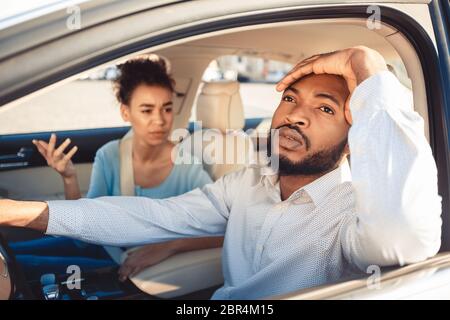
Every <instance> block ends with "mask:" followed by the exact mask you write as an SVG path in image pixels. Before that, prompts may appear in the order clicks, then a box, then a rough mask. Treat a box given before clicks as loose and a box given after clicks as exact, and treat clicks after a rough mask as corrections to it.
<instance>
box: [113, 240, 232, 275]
mask: <svg viewBox="0 0 450 320" xmlns="http://www.w3.org/2000/svg"><path fill="white" fill-rule="evenodd" d="M222 245H223V237H203V238H189V239H176V240H172V241H167V242H162V243H154V244H149V245H146V246H143V247H141V248H139V249H137V250H134V251H131V252H129V253H128V257H127V259H126V260H125V261H124V263H123V264H122V266H121V267H120V269H119V278H120V280H121V281H125V280H126V279H127V278H128V277H130V276H134V275H136V274H138V273H139V272H141V271H142V270H144V269H145V268H148V267H150V266H152V265H155V264H157V263H159V262H161V261H163V260H165V259H167V258H169V257H170V256H172V255H174V254H177V253H181V252H187V251H193V250H201V249H209V248H218V247H222Z"/></svg>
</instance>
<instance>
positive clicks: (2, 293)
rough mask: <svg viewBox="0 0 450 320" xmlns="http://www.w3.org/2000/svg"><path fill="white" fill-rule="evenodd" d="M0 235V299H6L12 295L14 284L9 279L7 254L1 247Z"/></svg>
mask: <svg viewBox="0 0 450 320" xmlns="http://www.w3.org/2000/svg"><path fill="white" fill-rule="evenodd" d="M3 242H4V240H3V238H2V237H1V235H0V300H8V299H10V298H11V297H12V295H13V288H14V284H13V282H12V279H11V273H10V264H9V261H10V259H9V256H8V254H7V253H6V250H5V249H4V247H3Z"/></svg>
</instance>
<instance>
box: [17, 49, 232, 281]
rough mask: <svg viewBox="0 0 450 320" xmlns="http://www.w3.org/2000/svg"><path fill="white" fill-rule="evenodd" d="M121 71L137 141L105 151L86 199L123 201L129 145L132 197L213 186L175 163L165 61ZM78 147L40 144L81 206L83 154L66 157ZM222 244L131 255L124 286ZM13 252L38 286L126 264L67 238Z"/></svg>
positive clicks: (143, 60)
mask: <svg viewBox="0 0 450 320" xmlns="http://www.w3.org/2000/svg"><path fill="white" fill-rule="evenodd" d="M118 69H119V72H120V74H119V76H118V78H117V79H116V80H114V85H115V93H116V97H117V100H118V101H119V103H120V112H121V116H122V118H123V120H124V121H126V122H130V124H131V127H132V132H133V135H132V136H131V138H129V140H128V141H127V142H126V141H125V140H124V139H122V140H121V141H119V140H115V141H111V142H109V143H107V144H105V145H104V146H103V147H101V148H100V149H99V150H98V151H97V154H96V156H95V161H94V164H93V169H92V174H91V180H90V185H89V191H88V193H87V195H86V197H87V198H97V197H101V196H120V195H123V192H122V190H123V188H124V187H123V185H122V186H121V181H120V180H121V176H122V175H123V173H122V175H121V165H120V158H121V156H122V155H123V152H124V151H123V150H122V149H121V148H122V147H121V144H122V143H128V144H129V149H130V155H129V159H128V160H129V161H130V162H131V163H132V165H131V166H132V168H131V166H130V168H129V169H130V170H129V172H128V173H129V176H131V175H132V178H133V179H132V180H131V181H134V184H133V185H132V187H131V189H133V186H134V190H131V193H134V194H131V195H136V196H143V197H151V198H157V199H160V198H167V197H171V196H176V195H179V194H183V193H185V192H187V191H190V190H192V189H195V188H197V187H202V186H203V185H205V184H207V183H210V182H211V178H210V177H209V175H208V174H207V173H206V172H205V171H204V170H203V168H202V166H201V164H179V162H178V161H176V160H175V161H174V159H173V157H172V154H178V153H177V152H176V151H177V150H174V148H176V146H175V145H174V144H173V143H172V142H170V141H169V139H168V138H169V134H170V131H171V127H172V123H173V119H174V115H173V106H172V96H173V93H174V80H173V79H172V78H171V76H170V75H169V74H168V72H167V69H166V64H165V62H164V60H163V59H162V58H159V57H156V56H154V55H152V56H141V57H138V58H135V59H132V60H129V61H127V62H125V63H124V64H121V65H119V66H118ZM70 142H71V141H70V139H66V140H65V141H64V142H63V143H62V144H61V145H60V146H59V147H56V135H54V134H52V135H51V138H50V140H49V142H48V143H47V142H45V141H40V140H39V141H36V140H34V141H33V143H34V145H35V146H36V147H37V149H38V150H39V152H40V153H41V155H42V156H43V157H44V158H45V159H46V160H47V163H48V165H49V166H50V167H52V168H53V169H54V170H55V171H56V172H58V173H59V174H60V175H61V177H62V179H63V182H64V191H65V196H66V199H68V200H76V199H79V198H81V192H80V188H79V185H78V179H77V173H76V170H75V167H74V165H73V163H72V161H71V158H72V157H73V155H74V154H75V153H76V151H77V147H76V146H74V147H73V148H71V149H70V150H69V151H68V152H67V153H65V150H66V149H67V147H68V146H69V144H70ZM173 151H175V152H173ZM125 177H127V175H125ZM133 191H134V192H133ZM125 195H130V194H125ZM93 214H95V213H93ZM222 242H223V237H208V238H197V239H195V238H194V239H181V240H175V241H169V242H162V243H158V244H150V245H146V246H143V247H141V248H139V249H137V250H133V251H132V252H131V253H129V254H128V257H127V259H126V260H125V261H124V263H123V264H122V266H121V268H120V269H119V274H120V279H121V280H125V279H126V278H127V277H128V276H132V275H134V274H136V273H138V272H139V271H141V270H143V269H144V268H146V267H148V266H150V265H153V264H156V263H158V262H160V261H162V260H164V259H166V258H167V257H169V256H171V255H173V254H175V253H177V252H182V251H189V250H196V249H204V248H214V247H219V246H222ZM11 247H12V249H13V251H14V252H15V253H16V255H17V260H18V261H19V263H20V264H21V265H22V266H23V268H24V271H25V274H27V277H30V278H36V277H39V275H41V274H43V273H48V272H54V273H66V269H67V267H68V266H69V265H78V266H80V267H81V268H82V270H83V271H89V270H92V269H97V268H101V267H108V266H115V265H117V263H120V262H119V261H118V259H117V257H114V259H113V258H112V256H111V255H114V254H115V253H114V248H108V247H105V248H103V247H101V246H98V245H92V244H88V243H85V242H81V241H77V240H73V239H68V238H64V237H44V238H42V239H37V240H31V241H25V242H19V243H12V244H11ZM116 249H117V250H120V249H118V248H116Z"/></svg>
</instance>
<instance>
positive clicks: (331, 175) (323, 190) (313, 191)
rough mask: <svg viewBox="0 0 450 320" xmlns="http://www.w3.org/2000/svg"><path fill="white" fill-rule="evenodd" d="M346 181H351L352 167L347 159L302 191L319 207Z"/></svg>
mask: <svg viewBox="0 0 450 320" xmlns="http://www.w3.org/2000/svg"><path fill="white" fill-rule="evenodd" d="M346 181H351V173H350V166H349V164H348V161H347V159H346V160H344V161H343V162H342V163H341V165H340V166H339V167H337V168H336V169H334V170H333V171H331V172H328V173H327V174H325V175H323V176H321V177H320V178H318V179H316V180H314V181H313V182H311V183H309V184H307V185H306V186H304V187H303V188H300V190H301V189H303V190H305V191H306V192H307V193H308V195H309V196H310V197H311V199H312V201H313V202H314V205H315V206H316V207H317V206H318V205H320V204H321V203H322V202H323V201H324V200H325V198H326V197H327V196H328V195H329V194H330V192H331V191H332V190H333V189H334V188H335V187H336V186H338V185H340V184H341V183H344V182H346Z"/></svg>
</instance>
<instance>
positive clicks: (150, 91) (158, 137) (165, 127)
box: [120, 84, 173, 146]
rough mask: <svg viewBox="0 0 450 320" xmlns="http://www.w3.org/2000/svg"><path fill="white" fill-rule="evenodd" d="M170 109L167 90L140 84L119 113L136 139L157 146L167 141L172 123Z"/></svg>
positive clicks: (171, 111)
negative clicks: (130, 127) (131, 129)
mask: <svg viewBox="0 0 450 320" xmlns="http://www.w3.org/2000/svg"><path fill="white" fill-rule="evenodd" d="M172 107H173V106H172V92H171V91H170V90H169V89H166V88H163V87H160V86H154V85H146V84H141V85H139V86H137V87H136V89H134V91H133V93H132V95H131V99H130V103H129V105H128V106H127V105H121V107H120V111H121V114H122V118H123V120H124V121H127V122H130V124H131V126H132V128H133V132H134V135H135V136H136V137H137V138H139V139H140V140H142V141H144V142H146V143H147V144H149V145H151V146H157V145H160V144H162V143H164V142H166V141H167V140H168V137H169V134H170V130H171V129H172V123H173V110H172Z"/></svg>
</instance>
